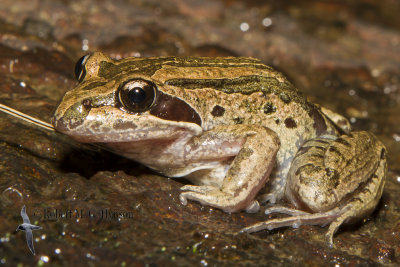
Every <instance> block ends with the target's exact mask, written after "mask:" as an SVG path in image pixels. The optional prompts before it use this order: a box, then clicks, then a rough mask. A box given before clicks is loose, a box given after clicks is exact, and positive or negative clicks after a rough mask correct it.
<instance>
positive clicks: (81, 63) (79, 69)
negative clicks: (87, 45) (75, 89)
mask: <svg viewBox="0 0 400 267" xmlns="http://www.w3.org/2000/svg"><path fill="white" fill-rule="evenodd" d="M88 57H89V55H86V56H83V57H81V58H80V59H79V60H78V61H77V62H76V64H75V77H76V79H77V80H78V82H81V81H83V79H84V78H85V75H86V69H85V63H86V61H87V59H88Z"/></svg>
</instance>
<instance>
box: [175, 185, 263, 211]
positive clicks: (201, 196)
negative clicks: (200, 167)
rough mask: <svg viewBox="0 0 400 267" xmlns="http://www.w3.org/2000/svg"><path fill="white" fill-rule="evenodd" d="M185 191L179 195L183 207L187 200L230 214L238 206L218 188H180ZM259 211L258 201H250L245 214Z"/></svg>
mask: <svg viewBox="0 0 400 267" xmlns="http://www.w3.org/2000/svg"><path fill="white" fill-rule="evenodd" d="M181 190H182V191H186V192H183V193H181V194H180V196H179V199H180V201H181V203H182V204H183V205H187V200H188V199H191V200H195V201H198V202H200V203H201V204H202V205H208V206H213V207H216V208H219V209H222V210H223V211H226V212H231V211H232V210H234V207H236V206H238V205H239V203H236V202H237V199H236V198H235V197H234V196H233V195H231V194H229V193H225V192H222V191H221V190H220V189H219V188H217V187H214V186H209V185H202V186H196V185H185V186H183V187H182V188H181ZM259 209H260V205H259V204H258V201H256V200H254V201H252V202H251V203H250V204H249V205H248V206H247V207H246V211H247V212H257V211H259Z"/></svg>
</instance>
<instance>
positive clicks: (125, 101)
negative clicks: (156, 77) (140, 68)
mask: <svg viewBox="0 0 400 267" xmlns="http://www.w3.org/2000/svg"><path fill="white" fill-rule="evenodd" d="M118 98H119V102H120V103H121V104H122V106H123V107H124V108H125V109H126V110H127V111H130V112H134V113H137V112H144V111H146V110H148V109H149V108H150V107H151V106H152V105H153V104H154V102H155V99H156V86H155V85H154V84H153V83H152V82H149V81H145V80H142V79H134V80H129V81H127V82H125V83H123V84H122V85H121V86H120V87H119V90H118Z"/></svg>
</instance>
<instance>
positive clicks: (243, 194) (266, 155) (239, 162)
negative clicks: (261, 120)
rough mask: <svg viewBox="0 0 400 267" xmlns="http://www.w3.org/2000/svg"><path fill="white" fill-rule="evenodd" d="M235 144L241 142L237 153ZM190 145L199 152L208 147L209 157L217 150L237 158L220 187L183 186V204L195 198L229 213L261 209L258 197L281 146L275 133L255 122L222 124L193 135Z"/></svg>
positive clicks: (221, 154)
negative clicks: (199, 134)
mask: <svg viewBox="0 0 400 267" xmlns="http://www.w3.org/2000/svg"><path fill="white" fill-rule="evenodd" d="M216 140H218V141H216ZM234 143H236V145H237V144H238V143H239V144H240V150H239V152H238V153H237V152H236V153H237V154H236V155H231V154H230V153H231V152H230V151H232V150H231V148H230V146H231V145H232V144H234ZM188 146H189V147H191V151H194V152H192V154H197V153H196V152H195V151H196V149H198V148H201V149H204V148H205V147H207V146H208V147H209V149H210V152H209V153H208V154H210V155H205V156H204V157H205V158H206V157H212V153H213V151H215V153H216V154H218V155H219V157H221V156H222V158H223V154H224V153H225V154H226V156H230V157H232V156H234V159H233V161H232V163H231V164H230V167H229V169H228V171H227V173H226V176H225V178H224V180H223V182H222V185H221V186H220V187H215V186H195V185H186V186H183V187H182V190H183V191H186V192H183V193H181V195H180V200H181V202H182V204H184V205H186V203H187V199H191V200H196V201H199V202H200V203H202V204H204V205H209V206H213V207H216V208H220V209H222V210H224V211H226V212H235V211H239V210H244V209H245V210H247V211H249V212H254V211H257V210H258V209H259V205H258V202H257V201H256V200H254V198H255V196H256V194H257V193H258V191H259V190H260V189H261V188H262V187H263V186H264V185H265V183H266V181H267V179H268V177H269V174H270V172H271V170H272V169H273V167H274V164H275V156H276V153H277V151H278V149H279V139H278V137H277V136H276V134H275V132H273V131H272V130H270V129H267V128H265V127H262V126H254V125H226V126H219V127H216V128H214V129H212V130H210V131H207V132H205V133H203V134H202V135H201V136H198V137H195V138H193V139H192V140H191V142H190V143H189V144H188ZM188 157H189V158H193V157H195V155H191V156H188Z"/></svg>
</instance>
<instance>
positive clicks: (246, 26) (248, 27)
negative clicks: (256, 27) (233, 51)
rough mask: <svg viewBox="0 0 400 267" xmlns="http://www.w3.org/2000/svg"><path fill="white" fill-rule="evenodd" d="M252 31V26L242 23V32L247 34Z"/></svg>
mask: <svg viewBox="0 0 400 267" xmlns="http://www.w3.org/2000/svg"><path fill="white" fill-rule="evenodd" d="M249 29H250V25H249V24H248V23H247V22H242V23H240V30H241V31H242V32H247V31H248V30H249Z"/></svg>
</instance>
